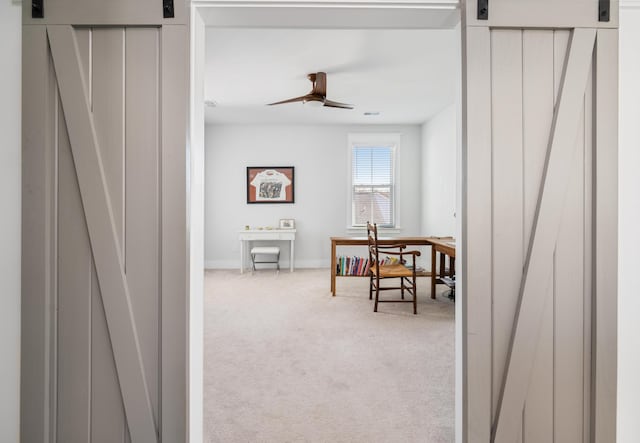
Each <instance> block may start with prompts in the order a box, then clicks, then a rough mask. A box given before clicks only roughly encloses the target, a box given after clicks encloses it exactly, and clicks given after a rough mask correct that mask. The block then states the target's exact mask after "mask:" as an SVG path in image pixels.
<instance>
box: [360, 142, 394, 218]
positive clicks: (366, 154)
mask: <svg viewBox="0 0 640 443" xmlns="http://www.w3.org/2000/svg"><path fill="white" fill-rule="evenodd" d="M393 152H394V150H393V147H390V146H353V147H352V152H351V166H352V176H351V183H352V195H351V202H352V210H351V214H352V224H353V226H364V225H366V223H367V221H370V222H372V223H377V224H378V225H379V226H383V227H393V226H394V225H395V223H394V210H393V209H394V201H393V200H394V189H393V188H394V176H393Z"/></svg>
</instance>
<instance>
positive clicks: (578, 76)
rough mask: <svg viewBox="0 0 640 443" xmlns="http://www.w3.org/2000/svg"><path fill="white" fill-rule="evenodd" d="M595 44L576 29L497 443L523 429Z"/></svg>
mask: <svg viewBox="0 0 640 443" xmlns="http://www.w3.org/2000/svg"><path fill="white" fill-rule="evenodd" d="M594 41H595V30H594V29H575V30H574V31H573V33H572V39H571V50H570V52H569V55H568V60H567V63H566V68H565V72H564V75H563V84H562V88H561V96H560V99H559V101H558V105H557V107H556V108H557V109H556V112H555V115H554V122H553V129H552V132H551V137H550V148H549V155H548V158H547V163H546V167H545V175H544V182H543V183H544V184H543V186H542V191H541V195H540V201H539V203H538V208H537V211H536V221H535V224H534V231H533V234H532V241H531V244H530V247H529V252H528V254H527V261H526V262H525V268H524V276H523V279H522V285H521V289H520V303H519V306H518V311H517V314H516V321H515V327H514V330H513V336H512V340H511V345H510V352H509V356H508V366H507V372H506V375H505V379H504V389H503V392H502V396H501V400H500V405H499V413H498V418H497V421H496V431H495V440H496V442H510V441H513V439H514V438H515V436H516V435H517V432H518V430H519V428H518V426H517V422H518V415H517V414H518V412H519V411H520V408H521V407H522V405H523V404H524V401H525V398H526V390H527V386H528V384H529V382H530V375H531V367H532V364H533V356H532V354H531V352H530V351H529V350H530V349H531V348H533V347H535V345H536V344H537V337H538V335H539V328H540V324H541V320H542V315H543V312H544V299H543V298H541V297H539V294H540V293H545V292H546V290H547V289H548V285H549V281H550V275H549V271H548V270H549V267H548V262H549V258H550V257H551V256H552V255H553V251H554V248H555V239H556V237H557V234H558V229H559V226H560V222H561V211H562V207H563V204H564V198H565V196H566V189H567V184H568V176H567V174H566V170H567V169H568V168H569V167H570V165H571V164H572V163H571V160H572V159H573V157H574V151H575V146H576V145H575V140H576V135H577V128H578V124H579V122H578V115H579V112H580V109H581V108H582V105H583V104H584V91H585V87H586V81H587V77H588V74H589V70H588V68H589V66H590V65H591V59H592V53H593V45H594Z"/></svg>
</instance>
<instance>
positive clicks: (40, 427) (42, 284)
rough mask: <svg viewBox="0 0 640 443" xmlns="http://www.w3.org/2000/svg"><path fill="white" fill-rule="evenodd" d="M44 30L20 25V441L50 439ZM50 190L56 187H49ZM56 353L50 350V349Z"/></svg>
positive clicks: (48, 102) (51, 259) (51, 267)
mask: <svg viewBox="0 0 640 443" xmlns="http://www.w3.org/2000/svg"><path fill="white" fill-rule="evenodd" d="M49 60H50V59H49V51H48V47H47V36H46V28H45V27H44V26H25V27H23V28H22V196H23V198H22V262H21V268H22V279H21V285H22V289H21V290H22V312H21V324H22V327H21V347H22V352H21V357H20V358H21V370H20V371H21V377H20V397H21V401H20V417H21V418H20V435H21V438H22V439H23V441H34V442H44V441H49V440H50V439H51V437H52V436H51V435H50V429H51V428H52V427H53V423H51V422H50V419H49V417H50V415H49V411H50V406H51V403H50V401H51V397H50V392H51V390H52V384H53V385H54V386H55V378H54V379H53V380H52V379H51V372H50V370H53V371H54V373H55V368H52V365H51V358H52V354H51V352H52V350H51V348H50V331H51V323H52V311H53V309H52V304H53V303H54V298H55V286H53V285H51V274H52V273H54V272H55V261H56V259H55V255H51V243H52V241H54V238H55V235H56V233H55V232H53V233H52V232H51V231H52V223H51V220H52V219H53V216H52V215H53V214H51V206H50V204H51V201H50V199H51V196H50V192H51V186H50V184H51V171H52V170H54V168H55V164H52V162H51V160H50V158H51V157H50V156H49V155H50V153H51V152H53V151H54V145H53V143H52V140H53V137H52V134H53V133H54V128H53V127H52V126H53V125H52V120H53V119H52V116H53V115H54V114H55V112H56V109H55V107H54V106H53V105H52V102H53V100H52V97H53V96H54V93H55V89H54V90H50V89H51V88H50V83H49V81H48V80H49V79H48V77H49V74H50V67H49ZM54 189H55V188H54ZM53 351H54V352H55V350H53Z"/></svg>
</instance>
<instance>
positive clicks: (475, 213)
mask: <svg viewBox="0 0 640 443" xmlns="http://www.w3.org/2000/svg"><path fill="white" fill-rule="evenodd" d="M463 32H464V34H463V39H462V42H463V47H462V50H463V59H464V60H465V61H466V63H463V72H462V76H463V81H462V83H463V88H464V93H463V100H464V102H463V106H462V109H463V124H462V127H463V146H462V155H463V161H462V167H463V173H462V186H463V189H464V192H463V200H462V207H463V208H464V209H465V210H464V211H463V212H462V216H463V220H462V233H463V235H462V242H463V243H462V246H461V248H460V260H461V263H462V266H461V269H462V273H461V278H462V282H463V285H462V286H463V288H465V292H464V293H463V295H462V297H460V302H461V303H462V312H463V316H462V319H461V321H462V325H463V326H462V328H463V330H462V338H463V351H462V353H463V366H464V367H465V374H464V377H465V378H466V384H465V386H464V387H463V403H464V406H463V421H464V425H463V433H464V435H462V436H461V439H462V441H489V439H490V436H491V419H492V416H491V383H488V381H489V380H491V349H492V342H491V339H492V336H491V322H492V319H491V316H492V311H491V289H492V286H491V260H489V259H488V257H489V256H490V254H491V211H488V210H487V208H490V207H491V92H490V91H491V63H490V59H491V40H490V31H489V29H488V28H480V27H463Z"/></svg>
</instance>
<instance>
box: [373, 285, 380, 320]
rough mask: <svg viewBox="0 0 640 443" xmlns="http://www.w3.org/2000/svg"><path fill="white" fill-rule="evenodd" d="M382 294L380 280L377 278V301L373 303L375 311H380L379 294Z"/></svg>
mask: <svg viewBox="0 0 640 443" xmlns="http://www.w3.org/2000/svg"><path fill="white" fill-rule="evenodd" d="M379 294H380V280H379V279H376V301H375V303H374V304H373V312H378V295H379Z"/></svg>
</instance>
